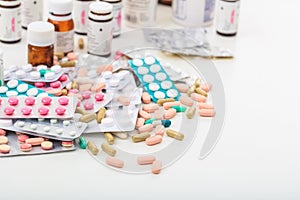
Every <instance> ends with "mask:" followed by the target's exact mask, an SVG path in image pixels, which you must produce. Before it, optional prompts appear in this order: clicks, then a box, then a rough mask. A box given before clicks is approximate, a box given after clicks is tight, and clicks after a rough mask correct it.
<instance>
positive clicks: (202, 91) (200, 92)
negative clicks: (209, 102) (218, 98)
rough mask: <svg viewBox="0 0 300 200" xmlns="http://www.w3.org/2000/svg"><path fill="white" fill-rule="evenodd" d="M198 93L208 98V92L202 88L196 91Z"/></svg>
mask: <svg viewBox="0 0 300 200" xmlns="http://www.w3.org/2000/svg"><path fill="white" fill-rule="evenodd" d="M195 92H196V93H198V94H201V95H202V96H205V97H207V96H208V95H207V92H205V91H204V90H202V89H201V88H196V90H195Z"/></svg>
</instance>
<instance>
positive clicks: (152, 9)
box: [124, 0, 158, 28]
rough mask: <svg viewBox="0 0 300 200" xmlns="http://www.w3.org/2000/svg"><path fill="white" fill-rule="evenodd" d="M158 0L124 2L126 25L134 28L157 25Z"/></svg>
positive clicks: (130, 0) (128, 0)
mask: <svg viewBox="0 0 300 200" xmlns="http://www.w3.org/2000/svg"><path fill="white" fill-rule="evenodd" d="M157 1H158V0H124V16H125V24H126V25H127V26H130V27H133V28H141V27H147V26H148V27H149V26H154V25H155V19H156V8H157Z"/></svg>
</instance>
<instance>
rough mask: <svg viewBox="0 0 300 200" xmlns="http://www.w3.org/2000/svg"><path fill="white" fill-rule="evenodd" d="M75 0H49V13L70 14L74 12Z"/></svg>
mask: <svg viewBox="0 0 300 200" xmlns="http://www.w3.org/2000/svg"><path fill="white" fill-rule="evenodd" d="M72 9H73V1H72V0H48V10H49V13H54V14H59V15H61V14H68V13H72Z"/></svg>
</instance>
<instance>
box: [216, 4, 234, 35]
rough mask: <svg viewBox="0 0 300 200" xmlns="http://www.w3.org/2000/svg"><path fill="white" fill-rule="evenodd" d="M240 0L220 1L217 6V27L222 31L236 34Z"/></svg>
mask: <svg viewBox="0 0 300 200" xmlns="http://www.w3.org/2000/svg"><path fill="white" fill-rule="evenodd" d="M239 9H240V1H237V2H225V1H220V2H219V5H218V7H217V9H216V10H217V20H216V29H217V31H218V32H220V33H224V34H234V33H236V32H237V28H238V18H239Z"/></svg>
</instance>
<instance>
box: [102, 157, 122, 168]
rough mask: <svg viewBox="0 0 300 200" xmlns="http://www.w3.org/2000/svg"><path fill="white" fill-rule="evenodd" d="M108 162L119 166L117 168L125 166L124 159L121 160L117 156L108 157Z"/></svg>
mask: <svg viewBox="0 0 300 200" xmlns="http://www.w3.org/2000/svg"><path fill="white" fill-rule="evenodd" d="M106 164H108V165H110V166H113V167H117V168H123V166H124V161H123V160H120V159H118V158H115V157H107V158H106Z"/></svg>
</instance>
